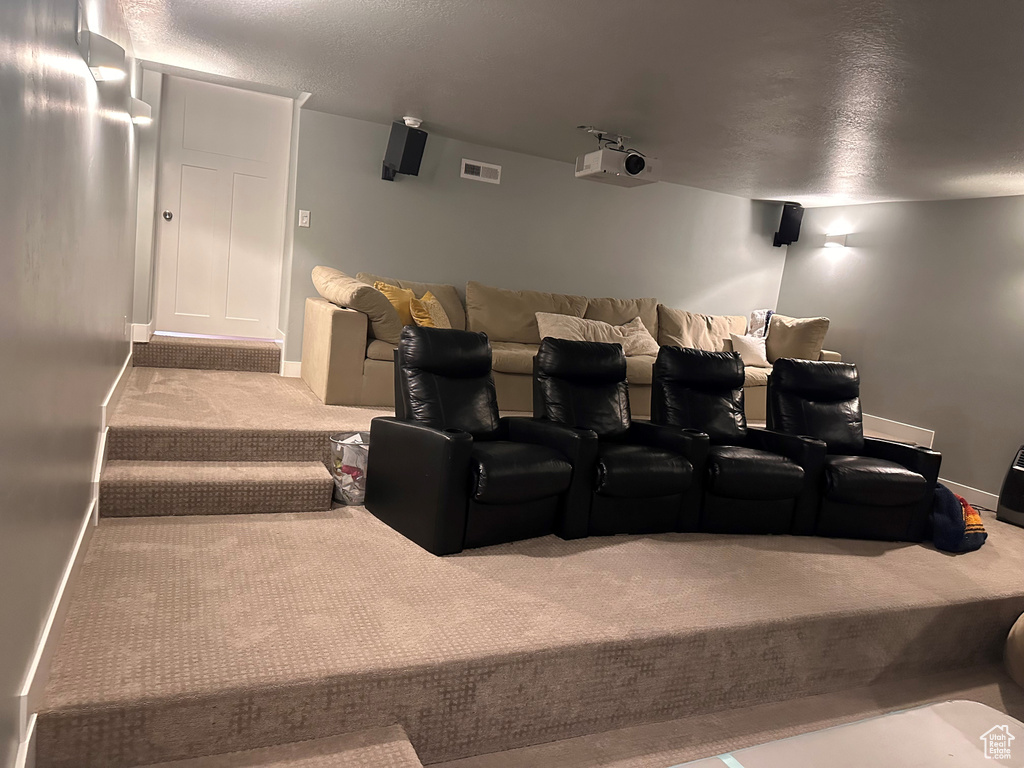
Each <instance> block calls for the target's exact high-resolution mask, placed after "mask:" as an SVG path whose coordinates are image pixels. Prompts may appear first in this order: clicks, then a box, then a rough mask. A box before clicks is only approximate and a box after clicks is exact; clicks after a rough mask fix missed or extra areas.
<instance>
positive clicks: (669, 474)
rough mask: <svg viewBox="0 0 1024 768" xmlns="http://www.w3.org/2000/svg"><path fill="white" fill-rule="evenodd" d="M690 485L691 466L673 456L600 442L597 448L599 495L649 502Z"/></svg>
mask: <svg viewBox="0 0 1024 768" xmlns="http://www.w3.org/2000/svg"><path fill="white" fill-rule="evenodd" d="M692 482H693V465H692V464H690V462H688V461H687V460H686V459H684V458H683V457H682V456H680V455H679V454H676V453H671V452H670V451H663V450H661V449H660V448H649V447H648V446H646V445H621V444H618V443H604V442H602V443H601V444H600V445H599V446H598V448H597V485H596V486H595V488H594V490H595V491H596V492H597V493H599V494H600V495H602V496H611V497H613V498H619V499H649V498H655V497H657V496H674V495H675V494H677V493H682V492H683V491H685V490H686V489H687V488H689V487H690V484H691V483H692Z"/></svg>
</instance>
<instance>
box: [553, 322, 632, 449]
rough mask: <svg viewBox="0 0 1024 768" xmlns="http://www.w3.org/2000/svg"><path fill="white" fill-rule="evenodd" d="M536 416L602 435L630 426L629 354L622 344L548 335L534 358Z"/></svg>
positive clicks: (626, 428) (608, 434) (617, 432)
mask: <svg viewBox="0 0 1024 768" xmlns="http://www.w3.org/2000/svg"><path fill="white" fill-rule="evenodd" d="M533 365H534V368H533V415H534V416H535V417H536V418H538V419H548V420H549V421H554V422H557V423H559V424H566V425H568V426H570V427H581V428H583V429H592V430H594V432H596V433H597V434H598V435H599V436H601V437H610V436H613V435H621V434H623V433H625V432H626V431H627V430H628V429H629V426H630V415H629V385H628V384H627V383H626V356H625V354H623V352H622V345H620V344H603V343H601V342H597V341H568V340H566V339H554V338H550V337H549V338H546V339H544V340H543V341H542V342H541V344H540V349H539V350H538V351H537V356H536V357H535V358H534V362H533Z"/></svg>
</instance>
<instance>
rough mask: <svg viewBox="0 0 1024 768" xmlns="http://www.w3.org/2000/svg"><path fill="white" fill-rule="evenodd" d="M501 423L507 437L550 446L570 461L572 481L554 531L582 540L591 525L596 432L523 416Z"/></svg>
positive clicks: (562, 535)
mask: <svg viewBox="0 0 1024 768" xmlns="http://www.w3.org/2000/svg"><path fill="white" fill-rule="evenodd" d="M501 423H502V425H503V427H504V428H505V430H506V435H507V437H508V439H509V440H512V441H513V442H517V443H533V444H534V445H543V446H546V447H548V448H552V449H554V450H556V451H558V452H559V453H561V454H562V455H564V456H565V458H566V459H568V461H569V463H570V464H572V482H571V483H570V484H569V490H567V491H566V492H565V495H564V497H563V503H562V509H561V512H560V515H559V519H558V522H557V523H556V530H555V533H557V534H558V535H559V536H561V537H562V538H563V539H582V538H583V537H584V536H586V535H587V532H588V529H589V527H590V502H591V497H592V495H593V488H594V473H595V465H596V463H597V434H596V433H595V432H594V431H593V430H590V429H581V428H579V427H570V426H567V425H564V424H556V423H555V422H553V421H546V420H544V419H531V418H528V417H526V416H506V417H505V418H503V419H502V420H501Z"/></svg>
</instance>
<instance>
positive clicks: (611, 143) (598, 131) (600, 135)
mask: <svg viewBox="0 0 1024 768" xmlns="http://www.w3.org/2000/svg"><path fill="white" fill-rule="evenodd" d="M576 128H577V129H578V130H580V131H585V132H586V133H589V134H590V135H591V136H593V137H594V138H596V139H597V145H598V146H599V147H600V148H601V149H615V150H618V151H619V152H636V154H638V155H640V156H641V157H642V156H643V152H638V151H637V150H635V149H628V148H627V147H626V142H627V141H628V140H629V138H630V137H629V136H626V135H625V134H621V133H612V132H611V131H606V130H604V129H603V128H595V127H594V126H593V125H577V126H576Z"/></svg>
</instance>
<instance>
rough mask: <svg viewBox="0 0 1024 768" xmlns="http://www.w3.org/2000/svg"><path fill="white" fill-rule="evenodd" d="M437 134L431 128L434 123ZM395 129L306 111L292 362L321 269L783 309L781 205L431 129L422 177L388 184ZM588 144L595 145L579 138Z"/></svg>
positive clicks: (732, 308)
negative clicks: (490, 175)
mask: <svg viewBox="0 0 1024 768" xmlns="http://www.w3.org/2000/svg"><path fill="white" fill-rule="evenodd" d="M426 127H427V129H428V130H429V125H428V126H426ZM388 132H389V126H385V125H378V124H376V123H368V122H363V121H360V120H353V119H350V118H345V117H337V116H334V115H328V114H324V113H320V112H314V111H311V110H303V111H302V116H301V124H300V131H299V158H298V189H297V195H296V204H297V206H298V207H299V208H302V209H307V210H309V211H311V224H312V226H311V227H310V228H309V229H296V234H295V251H294V261H293V268H292V291H291V301H290V311H289V322H288V327H287V328H286V329H285V330H286V331H287V334H288V336H287V344H286V348H285V357H286V359H288V360H298V359H299V357H300V355H301V339H302V319H303V308H304V304H305V299H306V297H307V296H314V295H316V294H315V291H314V290H313V285H312V283H311V282H310V271H311V270H312V268H313V267H314V266H316V265H318V264H328V265H330V266H334V267H337V268H338V269H341V270H342V271H345V272H348V273H351V274H354V273H356V272H358V271H360V270H366V271H372V272H376V273H378V274H384V275H390V276H392V277H397V278H407V279H410V280H422V281H428V282H444V283H452V284H454V285H456V286H458V287H459V288H460V289H461V288H463V287H464V286H465V283H466V281H467V280H479V281H480V282H484V283H489V284H492V285H497V286H501V287H504V288H532V289H538V290H547V291H555V292H564V293H578V294H584V295H590V296H620V297H639V296H655V297H657V298H659V299H660V300H661V301H662V302H663V303H665V304H668V305H670V306H675V307H681V308H685V309H691V310H694V311H702V312H710V313H731V314H746V313H748V312H749V311H750V310H752V309H755V308H757V307H770V306H774V305H775V301H776V298H777V296H778V289H779V281H780V279H781V275H782V268H783V262H784V258H785V249H781V248H772V246H771V237H772V233H773V232H774V231H775V228H776V226H777V224H778V218H779V213H780V210H781V208H780V207H779V206H778V205H777V204H769V203H753V202H751V201H750V200H745V199H742V198H738V197H732V196H729V195H722V194H718V193H714V192H705V191H703V190H698V189H692V188H689V187H683V186H679V185H677V184H653V185H649V186H645V187H638V188H634V189H621V188H618V187H608V186H605V185H603V184H595V183H593V182H589V181H582V180H577V179H575V178H573V167H572V165H571V164H570V163H560V162H556V161H553V160H545V159H541V158H537V157H532V156H528V155H521V154H517V153H513V152H506V151H503V150H497V149H492V148H486V147H481V146H477V145H473V144H466V143H463V142H459V141H454V140H452V139H446V138H444V137H442V136H438V135H436V134H431V135H430V137H429V138H428V140H427V149H426V153H425V155H424V158H423V164H422V166H421V169H420V175H419V176H417V177H410V176H400V177H399V178H398V180H397V181H394V182H386V181H382V180H381V178H380V170H381V159H382V158H383V156H384V149H385V147H386V146H387V140H388ZM581 147H582V148H584V149H586V148H588V147H589V144H587V143H586V142H582V143H581ZM463 157H466V158H469V159H472V160H480V161H483V162H491V163H497V164H499V165H501V166H502V179H501V184H500V185H493V184H485V183H482V182H475V181H467V180H464V179H461V178H459V170H460V161H461V159H462V158H463Z"/></svg>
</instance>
